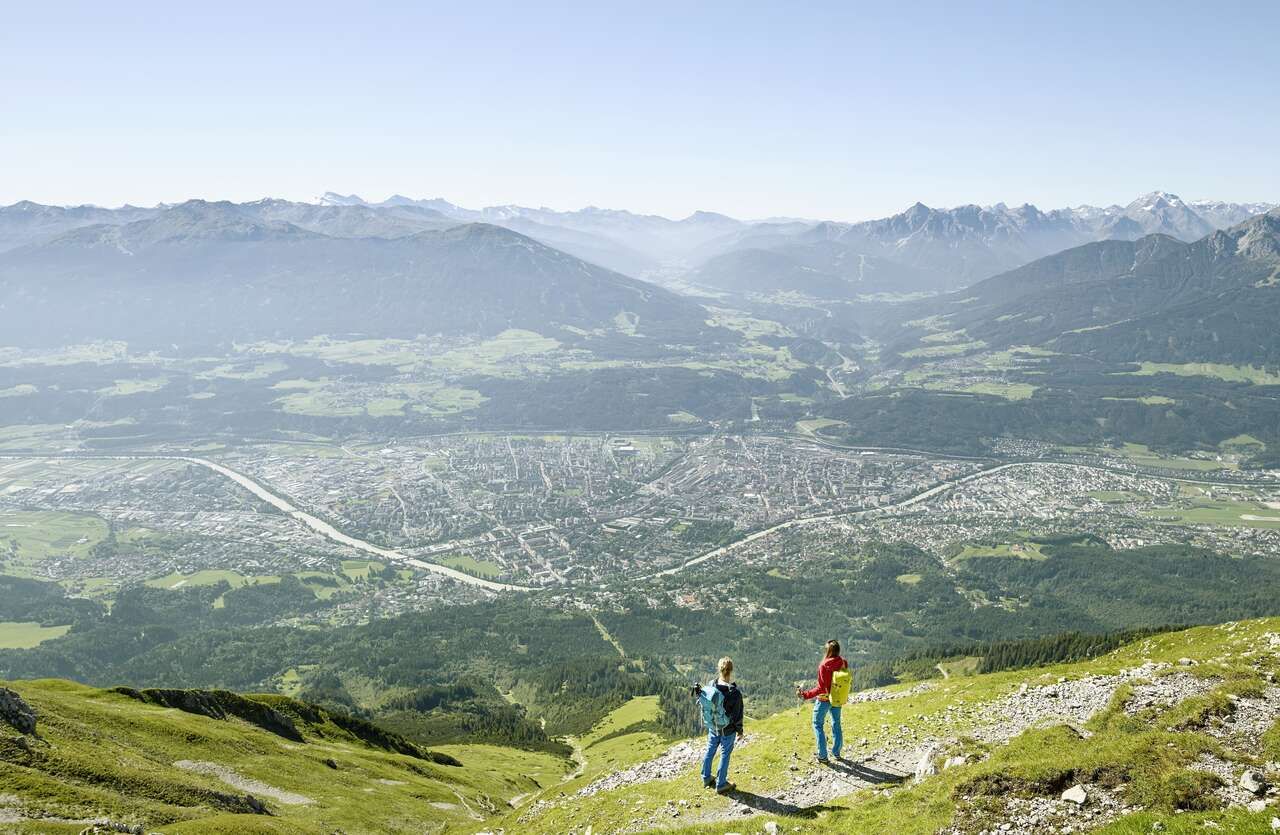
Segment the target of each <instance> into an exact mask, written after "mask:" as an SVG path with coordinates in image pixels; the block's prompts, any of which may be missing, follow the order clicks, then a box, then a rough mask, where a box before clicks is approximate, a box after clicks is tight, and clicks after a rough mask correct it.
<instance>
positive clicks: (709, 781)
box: [702, 777, 716, 789]
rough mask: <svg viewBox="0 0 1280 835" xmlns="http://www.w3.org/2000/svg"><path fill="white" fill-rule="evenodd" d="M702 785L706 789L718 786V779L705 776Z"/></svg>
mask: <svg viewBox="0 0 1280 835" xmlns="http://www.w3.org/2000/svg"><path fill="white" fill-rule="evenodd" d="M702 787H703V788H704V789H714V788H715V787H716V781H715V780H712V779H711V778H709V777H704V778H702Z"/></svg>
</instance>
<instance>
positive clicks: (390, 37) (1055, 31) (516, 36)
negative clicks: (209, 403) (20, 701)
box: [0, 0, 1280, 220]
mask: <svg viewBox="0 0 1280 835" xmlns="http://www.w3.org/2000/svg"><path fill="white" fill-rule="evenodd" d="M366 5H367V6H369V7H370V8H361V7H362V6H366ZM184 7H186V10H183V9H184ZM894 7H902V8H894ZM1277 33H1280V3H1277V2H1274V0H1262V1H1261V2H1254V3H1231V2H1227V3H1208V2H1197V3H1186V2H1168V1H1167V0H1166V2H1152V3H1146V2H1142V3H1138V2H1125V3H1115V2H1057V0H1047V2H1026V0H1022V2H1016V3H994V2H993V3H967V2H941V3H926V2H916V3H911V4H897V3H870V2H868V3H855V2H840V3H830V4H822V3H793V4H787V3H781V2H778V3H767V4H766V3H761V4H754V3H744V2H738V3H724V4H720V3H710V2H707V3H672V4H669V5H668V4H664V3H657V2H644V3H611V2H600V1H599V0H597V1H596V2H584V3H577V4H559V3H556V4H552V3H542V2H522V3H510V4H506V3H498V2H485V3H466V2H457V0H451V2H448V3H412V2H404V3H399V2H396V3H393V2H382V3H377V2H371V3H368V4H361V3H351V2H342V3H333V4H328V3H322V2H306V3H291V2H272V1H271V0H258V2H254V3H238V2H218V3H204V4H195V3H190V4H188V3H172V2H165V3H149V2H148V3H143V2H138V3H130V2H123V3H101V2H94V3H60V2H42V3H10V4H6V5H5V8H4V11H3V12H2V13H0V204H7V203H11V202H14V201H16V200H19V199H32V200H37V201H41V202H49V203H81V202H92V203H99V204H104V205H116V204H119V203H122V202H126V201H128V202H133V203H137V204H153V203H156V202H158V201H176V200H181V199H185V198H188V197H194V196H200V197H208V198H227V199H233V200H247V199H256V198H258V197H262V196H266V195H271V196H280V197H286V198H292V199H310V198H314V197H315V196H317V195H318V194H320V193H321V192H323V191H326V190H335V191H343V192H356V193H358V194H360V195H362V196H364V197H366V198H368V199H381V198H383V197H385V196H387V195H389V194H391V193H393V192H401V193H404V194H408V195H411V196H415V197H432V196H442V197H445V198H448V199H450V200H453V201H454V202H457V203H461V204H463V205H470V206H480V205H489V204H498V203H520V204H526V205H528V204H532V205H548V206H551V207H553V208H559V209H574V208H580V207H582V206H584V205H589V204H594V205H600V206H609V207H619V208H629V209H633V210H637V211H646V212H657V213H662V214H667V215H673V216H680V215H684V214H687V213H688V212H690V211H692V210H694V209H707V210H714V211H722V212H726V213H729V214H733V215H737V216H743V217H759V216H765V215H798V216H806V217H829V218H837V219H850V220H853V219H860V218H866V217H873V216H880V215H884V214H887V213H890V212H893V211H898V210H900V209H902V208H904V207H906V206H907V205H910V204H911V203H913V202H915V201H916V200H920V201H923V202H925V203H927V204H930V205H934V206H951V205H957V204H961V203H970V202H976V203H984V204H985V203H994V202H998V201H1002V200H1003V201H1005V202H1008V203H1011V204H1013V203H1021V202H1024V201H1025V202H1033V203H1036V204H1037V205H1040V206H1042V207H1045V208H1048V207H1056V206H1062V205H1075V204H1078V203H1082V202H1091V203H1103V204H1105V203H1111V202H1128V201H1129V200H1130V199H1132V198H1133V197H1136V196H1137V195H1138V194H1139V193H1142V192H1145V191H1150V190H1152V189H1157V188H1159V189H1165V190H1168V191H1173V192H1176V193H1178V194H1180V195H1182V196H1183V197H1185V198H1196V197H1214V198H1222V199H1231V200H1270V201H1280V145H1278V144H1277V137H1280V87H1277V85H1276V82H1275V70H1276V54H1277V51H1280V47H1277V42H1276V38H1277Z"/></svg>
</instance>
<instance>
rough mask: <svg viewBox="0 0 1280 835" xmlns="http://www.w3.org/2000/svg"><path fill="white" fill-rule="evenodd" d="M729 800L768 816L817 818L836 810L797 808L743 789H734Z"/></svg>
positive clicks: (729, 795) (791, 804)
mask: <svg viewBox="0 0 1280 835" xmlns="http://www.w3.org/2000/svg"><path fill="white" fill-rule="evenodd" d="M727 796H728V798H729V799H730V800H732V801H734V802H735V803H740V804H742V805H743V806H749V807H751V808H752V809H755V810H756V811H757V812H764V813H765V814H766V815H786V816H788V817H793V818H816V817H817V816H818V815H819V814H820V813H822V812H827V811H830V810H832V809H834V808H835V807H834V806H797V805H795V804H794V803H787V802H785V801H782V800H778V799H777V798H775V797H767V796H766V795H763V794H756V793H755V792H749V791H743V790H742V789H734V790H733V791H731V792H729V793H728V795H727Z"/></svg>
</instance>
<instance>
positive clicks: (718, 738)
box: [702, 731, 738, 789]
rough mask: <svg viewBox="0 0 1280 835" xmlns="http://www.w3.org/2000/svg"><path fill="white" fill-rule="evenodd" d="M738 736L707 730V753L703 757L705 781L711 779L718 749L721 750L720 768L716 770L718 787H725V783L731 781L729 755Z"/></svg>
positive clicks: (703, 777) (703, 776)
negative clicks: (712, 763)
mask: <svg viewBox="0 0 1280 835" xmlns="http://www.w3.org/2000/svg"><path fill="white" fill-rule="evenodd" d="M737 738H738V735H737V734H719V735H717V734H713V733H711V732H710V731H708V732H707V755H706V756H705V757H703V758H702V779H703V780H704V781H706V780H710V779H711V761H712V760H714V759H715V758H716V751H717V750H719V751H720V768H719V769H718V770H717V771H716V788H717V789H722V788H724V785H725V783H728V782H729V755H730V754H732V753H733V743H734V740H736V739H737Z"/></svg>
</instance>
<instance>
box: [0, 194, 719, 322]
mask: <svg viewBox="0 0 1280 835" xmlns="http://www.w3.org/2000/svg"><path fill="white" fill-rule="evenodd" d="M321 230H323V231H321ZM372 231H378V232H381V233H382V235H384V236H376V237H369V236H367V235H368V234H369V233H370V232H372ZM354 234H361V235H362V236H361V237H351V235H354ZM623 320H625V321H626V327H625V328H623V330H625V331H626V332H627V333H633V332H634V333H637V334H639V335H642V336H643V335H654V334H662V335H665V336H669V337H672V338H675V339H692V338H695V337H696V335H697V334H698V333H700V332H701V331H703V330H704V329H705V328H706V326H705V323H704V320H705V313H704V311H703V310H702V308H701V306H699V305H698V304H696V303H694V302H693V301H691V300H689V299H686V298H684V297H680V296H677V295H675V294H674V293H671V292H669V291H667V290H664V289H662V288H660V287H657V286H655V285H653V284H648V283H645V282H642V281H638V280H636V279H632V278H628V277H626V276H623V275H620V274H618V273H615V272H613V271H611V270H607V269H605V268H603V267H598V266H595V265H593V264H588V263H586V262H584V261H582V260H580V259H578V258H575V257H573V256H572V255H568V254H566V253H564V252H561V251H559V250H556V249H552V248H551V247H548V246H546V245H544V244H541V243H539V242H537V241H535V240H534V239H532V238H529V237H526V236H525V235H521V234H519V233H517V232H513V231H511V230H509V229H505V228H502V227H498V226H494V225H491V224H486V223H461V224H459V223H457V222H454V221H448V222H442V221H441V220H440V218H439V217H438V216H437V215H436V213H434V212H432V211H431V210H429V209H425V208H420V207H409V206H406V207H395V208H393V209H385V208H384V209H379V210H377V211H374V210H371V209H369V208H367V207H362V206H345V207H325V206H307V205H305V204H296V203H284V202H283V201H263V202H259V203H250V204H242V205H236V204H232V203H208V202H204V201H190V202H188V203H183V204H181V205H178V206H172V207H167V208H164V209H160V210H158V211H153V212H150V213H148V214H147V216H145V217H144V218H142V219H138V220H132V221H130V222H128V223H123V224H102V223H98V224H94V225H89V226H82V227H80V228H78V229H74V230H72V231H69V232H66V233H65V234H63V235H61V236H58V237H55V238H53V239H52V240H48V241H45V242H42V243H37V244H30V245H27V246H24V247H20V248H18V249H14V250H11V251H9V252H6V253H3V254H0V330H3V331H4V333H5V334H6V340H7V341H8V342H9V343H10V344H68V343H74V342H78V341H83V340H85V339H95V338H97V339H104V338H107V339H109V338H123V339H128V340H129V341H131V342H132V341H137V342H140V343H144V344H161V345H168V344H178V345H191V344H193V343H195V344H225V343H229V342H231V341H246V340H252V339H260V338H298V337H302V338H305V337H308V336H313V335H316V334H326V333H327V334H338V333H360V334H366V335H374V336H384V337H387V336H399V337H414V336H417V335H420V334H427V335H430V334H436V333H444V334H479V335H492V334H496V333H498V332H501V331H503V330H505V329H508V328H526V329H530V330H536V331H539V332H541V333H556V332H561V329H563V328H573V329H576V332H578V333H581V332H603V331H613V330H617V329H618V328H620V327H621V326H620V325H619V324H618V323H619V322H620V321H623ZM566 333H567V332H566Z"/></svg>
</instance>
